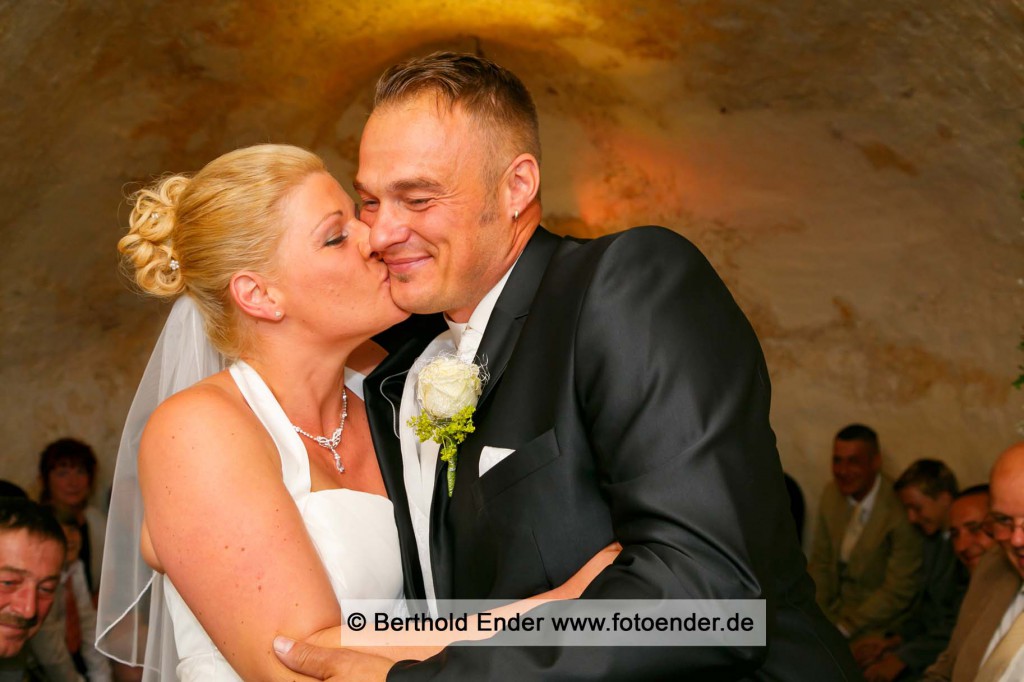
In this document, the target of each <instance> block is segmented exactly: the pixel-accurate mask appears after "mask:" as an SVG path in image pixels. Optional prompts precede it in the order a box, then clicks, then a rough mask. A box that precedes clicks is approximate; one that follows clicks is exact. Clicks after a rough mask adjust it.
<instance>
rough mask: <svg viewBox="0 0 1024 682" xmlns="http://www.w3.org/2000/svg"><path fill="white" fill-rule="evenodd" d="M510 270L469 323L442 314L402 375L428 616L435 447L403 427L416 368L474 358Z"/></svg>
mask: <svg viewBox="0 0 1024 682" xmlns="http://www.w3.org/2000/svg"><path fill="white" fill-rule="evenodd" d="M517 262H518V261H517ZM513 269H515V264H514V263H513V265H512V267H511V268H509V269H508V272H506V273H505V275H504V277H502V278H501V280H500V281H499V282H498V283H497V284H495V285H494V287H493V288H492V289H491V290H490V291H489V292H487V295H486V296H484V297H483V298H482V299H481V300H480V303H478V304H477V306H476V308H474V309H473V313H472V314H471V315H470V316H469V322H465V323H458V322H453V321H451V320H449V319H448V316H447V315H445V322H447V323H448V329H447V331H444V332H442V333H441V334H440V335H439V336H438V337H437V338H436V339H434V340H433V341H432V342H431V343H430V344H429V345H428V346H427V347H426V349H424V351H423V352H422V353H421V354H420V356H419V358H417V360H416V362H414V363H413V367H412V369H410V370H409V373H408V374H407V375H406V378H405V388H404V389H403V391H402V404H401V407H400V408H399V411H398V421H399V438H400V440H401V443H402V466H403V473H404V475H405V490H406V494H407V495H408V497H409V514H410V515H411V517H412V529H413V533H414V534H415V535H416V550H417V553H418V554H419V559H420V567H421V569H422V571H423V588H424V591H425V592H426V595H427V605H428V608H429V609H430V613H431V614H433V615H435V616H436V615H437V598H436V592H435V591H434V576H433V572H432V571H431V563H430V506H431V502H432V501H433V498H434V473H435V472H436V470H437V469H436V467H437V457H438V452H439V450H440V449H441V448H440V446H439V445H438V444H437V443H435V442H434V441H432V440H428V441H426V442H425V443H421V442H420V440H419V438H417V437H416V434H415V433H414V432H413V430H412V427H410V426H409V420H410V419H411V418H413V417H416V416H418V415H419V413H420V406H419V403H418V402H417V400H416V381H417V379H418V378H419V369H420V368H421V367H422V366H423V365H424V364H425V363H424V362H423V361H424V360H429V359H430V358H433V357H436V356H437V355H440V354H442V353H456V354H458V356H459V357H460V358H462V359H463V360H466V361H472V360H473V359H474V358H475V357H476V354H477V351H478V350H479V348H480V342H481V341H482V340H483V336H484V331H485V330H486V329H487V323H488V321H489V320H490V319H491V313H493V312H494V306H495V305H496V304H497V302H498V297H499V296H501V292H502V290H503V289H504V288H505V283H506V282H508V278H509V275H511V274H512V270H513ZM477 362H483V363H485V364H486V362H487V358H479V359H477Z"/></svg>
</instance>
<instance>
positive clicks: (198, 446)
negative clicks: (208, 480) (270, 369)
mask: <svg viewBox="0 0 1024 682" xmlns="http://www.w3.org/2000/svg"><path fill="white" fill-rule="evenodd" d="M267 439H268V436H267V434H266V432H265V431H264V430H263V429H262V428H261V425H260V424H259V420H258V419H257V418H256V417H255V415H254V414H253V413H252V410H250V409H249V407H248V405H247V404H246V402H245V399H244V398H243V397H242V395H241V393H240V391H239V390H238V387H237V386H236V385H235V383H234V380H233V379H232V378H231V375H230V374H229V373H228V372H226V371H224V372H219V373H218V374H214V375H213V376H211V377H208V378H206V379H204V380H203V381H200V382H199V383H197V384H195V385H194V386H190V387H189V388H186V389H185V390H183V391H180V392H178V393H175V394H174V395H172V396H171V397H169V398H168V399H167V400H165V401H164V402H162V403H161V404H160V405H159V407H157V408H156V410H154V411H153V414H152V415H151V416H150V418H149V421H148V422H147V424H146V428H145V430H144V431H143V434H142V442H141V444H140V448H139V462H140V465H143V464H144V463H145V462H146V461H147V460H154V459H156V460H162V459H163V458H164V457H166V456H167V455H168V454H174V455H175V459H176V460H178V461H180V459H181V458H186V459H187V458H191V457H204V456H205V454H204V453H206V452H209V451H216V452H222V453H226V454H225V455H223V456H227V457H231V456H232V453H237V452H241V451H243V449H247V451H248V452H250V453H251V452H252V451H253V450H254V449H257V450H258V449H264V448H265V446H266V443H265V442H264V441H266V440H267ZM228 444H230V445H231V447H230V448H227V449H225V447H224V446H225V445H228Z"/></svg>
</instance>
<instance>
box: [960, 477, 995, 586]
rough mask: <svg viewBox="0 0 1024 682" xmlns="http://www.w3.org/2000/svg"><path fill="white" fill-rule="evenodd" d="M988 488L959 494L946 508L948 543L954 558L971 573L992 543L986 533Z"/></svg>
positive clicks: (976, 488)
mask: <svg viewBox="0 0 1024 682" xmlns="http://www.w3.org/2000/svg"><path fill="white" fill-rule="evenodd" d="M988 497H989V494H988V484H987V483H986V484H983V485H975V486H971V487H970V488H967V489H966V490H962V491H960V494H959V495H957V496H956V498H955V499H954V500H953V504H952V505H950V507H949V541H950V542H952V543H953V552H954V553H955V554H956V558H957V559H959V560H960V562H961V563H962V564H963V565H964V566H966V567H967V570H968V571H970V572H971V573H974V569H976V568H977V567H978V562H979V561H980V560H981V557H982V555H983V554H985V552H987V551H988V550H989V548H990V547H992V545H993V544H995V540H993V539H992V537H991V536H989V534H988V533H986V532H985V528H984V522H985V517H986V516H987V515H988Z"/></svg>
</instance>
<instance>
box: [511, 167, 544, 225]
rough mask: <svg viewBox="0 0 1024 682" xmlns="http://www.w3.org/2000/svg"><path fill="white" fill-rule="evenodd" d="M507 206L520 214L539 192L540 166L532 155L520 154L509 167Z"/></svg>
mask: <svg viewBox="0 0 1024 682" xmlns="http://www.w3.org/2000/svg"><path fill="white" fill-rule="evenodd" d="M507 190H508V194H509V196H508V200H509V201H508V206H509V208H510V209H511V210H512V211H519V212H520V213H522V212H523V211H525V210H526V207H527V206H529V205H530V204H531V203H532V202H533V200H534V199H536V198H537V193H538V192H539V191H540V166H539V165H538V163H537V158H536V157H535V156H534V155H533V154H520V155H519V156H517V157H516V158H515V160H514V161H513V162H512V164H511V165H510V166H509V175H508V185H507Z"/></svg>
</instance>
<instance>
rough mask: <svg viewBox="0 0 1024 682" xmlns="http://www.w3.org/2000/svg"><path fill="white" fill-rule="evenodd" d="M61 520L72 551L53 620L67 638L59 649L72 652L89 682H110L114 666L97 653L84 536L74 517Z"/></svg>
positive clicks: (79, 669) (60, 517)
mask: <svg viewBox="0 0 1024 682" xmlns="http://www.w3.org/2000/svg"><path fill="white" fill-rule="evenodd" d="M57 519H58V521H60V525H61V528H62V529H63V530H64V537H65V538H66V539H67V543H68V550H67V554H66V556H65V560H64V572H63V573H62V575H61V585H60V588H59V590H58V592H57V596H56V598H55V600H54V602H55V603H54V607H53V611H52V612H51V613H50V619H52V620H54V621H55V626H56V628H57V630H58V631H60V632H62V633H63V635H64V636H63V638H62V639H61V641H60V642H59V645H60V646H63V647H65V648H66V649H67V650H68V653H69V654H70V655H71V660H72V661H73V663H74V667H75V670H76V671H77V672H78V673H81V674H82V675H86V676H87V677H88V679H89V682H109V680H110V679H111V675H110V663H109V662H108V661H107V658H106V657H105V656H104V655H103V654H101V653H100V652H98V651H97V650H96V609H95V608H94V607H93V605H92V593H91V592H90V591H89V585H88V584H87V583H86V580H85V567H84V566H83V565H82V561H81V559H79V556H78V552H79V549H80V548H81V546H82V533H81V531H80V530H79V528H78V521H77V519H76V518H75V517H74V516H71V515H68V514H64V515H57ZM33 651H35V647H33Z"/></svg>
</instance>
